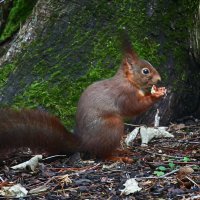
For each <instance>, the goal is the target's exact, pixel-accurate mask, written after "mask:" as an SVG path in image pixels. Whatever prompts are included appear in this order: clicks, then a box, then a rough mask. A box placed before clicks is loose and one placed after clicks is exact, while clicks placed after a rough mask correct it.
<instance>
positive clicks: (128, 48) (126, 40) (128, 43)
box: [121, 31, 138, 62]
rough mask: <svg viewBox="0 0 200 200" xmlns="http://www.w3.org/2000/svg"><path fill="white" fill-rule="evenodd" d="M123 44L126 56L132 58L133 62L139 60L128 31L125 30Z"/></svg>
mask: <svg viewBox="0 0 200 200" xmlns="http://www.w3.org/2000/svg"><path fill="white" fill-rule="evenodd" d="M121 44H122V45H121V46H122V52H123V55H124V58H128V59H129V60H130V59H131V60H132V62H135V61H137V60H138V55H137V53H136V52H135V51H134V50H133V48H132V45H131V41H130V38H129V36H128V34H127V32H125V31H123V32H122V33H121Z"/></svg>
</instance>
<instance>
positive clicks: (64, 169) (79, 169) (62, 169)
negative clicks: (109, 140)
mask: <svg viewBox="0 0 200 200" xmlns="http://www.w3.org/2000/svg"><path fill="white" fill-rule="evenodd" d="M99 165H100V163H98V164H96V165H95V166H89V167H88V166H87V167H80V168H75V167H71V168H49V169H51V170H60V171H81V172H85V171H86V170H91V169H96V168H97V167H98V166H99Z"/></svg>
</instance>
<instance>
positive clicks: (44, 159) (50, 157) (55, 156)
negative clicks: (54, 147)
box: [42, 155, 66, 161]
mask: <svg viewBox="0 0 200 200" xmlns="http://www.w3.org/2000/svg"><path fill="white" fill-rule="evenodd" d="M57 157H58V158H60V157H66V155H53V156H49V157H46V158H43V159H42V160H43V161H46V160H49V159H52V158H57Z"/></svg>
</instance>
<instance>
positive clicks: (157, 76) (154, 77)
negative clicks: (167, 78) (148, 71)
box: [153, 74, 161, 83]
mask: <svg viewBox="0 0 200 200" xmlns="http://www.w3.org/2000/svg"><path fill="white" fill-rule="evenodd" d="M158 81H161V77H160V75H159V74H156V75H154V76H153V82H154V83H157V82H158Z"/></svg>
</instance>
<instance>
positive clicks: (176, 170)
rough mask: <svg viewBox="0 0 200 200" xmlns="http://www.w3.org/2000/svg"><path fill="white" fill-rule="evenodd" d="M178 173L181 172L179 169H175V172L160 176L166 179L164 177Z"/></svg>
mask: <svg viewBox="0 0 200 200" xmlns="http://www.w3.org/2000/svg"><path fill="white" fill-rule="evenodd" d="M178 171H179V169H175V170H173V171H171V172H168V173H166V174H164V175H162V176H160V178H164V177H166V176H169V175H171V174H174V173H176V172H178Z"/></svg>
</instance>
